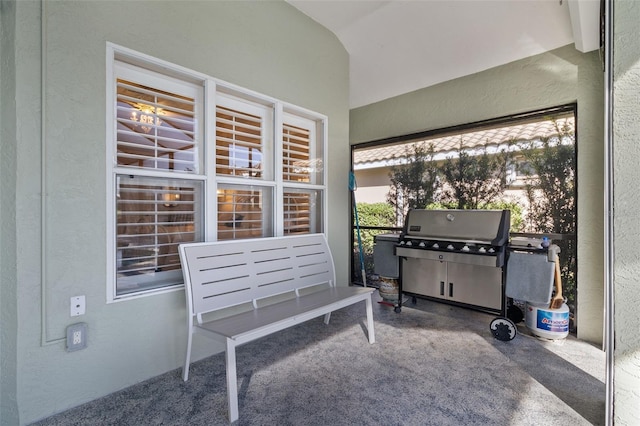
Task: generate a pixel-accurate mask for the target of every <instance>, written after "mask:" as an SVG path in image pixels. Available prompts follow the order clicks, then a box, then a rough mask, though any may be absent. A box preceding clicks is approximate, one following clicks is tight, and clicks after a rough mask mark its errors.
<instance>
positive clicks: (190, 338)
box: [182, 328, 193, 382]
mask: <svg viewBox="0 0 640 426" xmlns="http://www.w3.org/2000/svg"><path fill="white" fill-rule="evenodd" d="M192 341H193V331H192V330H191V328H189V336H188V337H187V355H186V357H185V360H184V367H182V380H184V381H185V382H186V381H187V380H188V379H189V364H191V342H192Z"/></svg>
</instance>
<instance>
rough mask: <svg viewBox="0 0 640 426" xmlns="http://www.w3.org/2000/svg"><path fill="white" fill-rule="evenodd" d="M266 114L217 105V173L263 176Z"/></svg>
mask: <svg viewBox="0 0 640 426" xmlns="http://www.w3.org/2000/svg"><path fill="white" fill-rule="evenodd" d="M262 127H263V125H262V117H260V116H258V115H254V114H250V113H248V112H243V111H240V110H237V109H232V108H227V107H224V106H218V107H217V108H216V173H217V174H219V175H231V176H240V177H251V178H261V177H262V170H263V164H262V162H263V147H262V137H263V128H262Z"/></svg>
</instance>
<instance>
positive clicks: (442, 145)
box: [353, 116, 575, 165]
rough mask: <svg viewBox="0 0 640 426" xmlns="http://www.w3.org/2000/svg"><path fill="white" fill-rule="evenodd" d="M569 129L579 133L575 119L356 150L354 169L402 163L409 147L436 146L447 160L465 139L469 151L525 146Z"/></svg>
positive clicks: (565, 118)
mask: <svg viewBox="0 0 640 426" xmlns="http://www.w3.org/2000/svg"><path fill="white" fill-rule="evenodd" d="M563 128H567V129H568V130H569V131H571V132H574V131H575V119H574V117H573V116H570V117H562V118H556V119H555V120H553V121H552V120H544V121H535V122H530V123H520V124H517V125H511V126H501V127H495V128H488V129H482V130H476V131H471V132H466V133H465V132H461V133H457V134H452V135H447V136H441V137H433V138H428V139H421V140H418V141H410V142H407V143H395V144H393V145H385V146H380V147H373V148H364V149H358V150H355V151H354V153H353V155H354V165H365V164H367V163H377V162H383V161H391V162H393V160H396V161H398V160H400V159H402V158H404V157H405V147H406V148H411V146H412V145H414V144H420V143H425V142H427V143H433V144H434V147H435V153H436V154H437V156H438V157H441V158H443V157H444V156H446V155H447V154H451V153H453V152H455V151H457V150H458V147H459V146H460V140H461V138H462V144H463V147H464V148H466V149H474V148H481V147H484V146H487V147H499V146H501V145H504V144H506V143H507V142H509V141H516V142H525V141H531V140H535V139H540V138H544V137H553V136H557V135H558V129H563Z"/></svg>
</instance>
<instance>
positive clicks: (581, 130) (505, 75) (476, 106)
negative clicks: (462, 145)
mask: <svg viewBox="0 0 640 426" xmlns="http://www.w3.org/2000/svg"><path fill="white" fill-rule="evenodd" d="M603 81H604V77H603V74H602V64H601V62H600V59H599V56H598V53H597V52H591V53H587V54H584V53H580V52H578V51H577V50H575V48H574V47H573V45H569V46H565V47H562V48H560V49H556V50H553V51H550V52H547V53H544V54H541V55H536V56H533V57H530V58H527V59H523V60H520V61H516V62H512V63H510V64H507V65H503V66H500V67H496V68H492V69H490V70H487V71H483V72H480V73H477V74H473V75H470V76H467V77H462V78H459V79H455V80H451V81H448V82H445V83H442V84H438V85H435V86H431V87H427V88H424V89H421V90H417V91H415V92H411V93H407V94H405V95H401V96H397V97H394V98H390V99H387V100H384V101H381V102H378V103H374V104H371V105H368V106H364V107H361V108H356V109H353V110H351V114H350V128H349V130H350V141H351V143H352V144H355V143H360V142H367V141H371V140H378V139H384V138H388V137H392V136H399V135H405V134H410V133H415V132H419V131H423V130H431V129H439V128H444V127H448V126H454V125H457V124H465V123H471V122H475V121H481V120H486V119H490V118H496V117H502V116H506V115H511V114H516V113H520V112H527V111H532V110H537V109H542V108H546V107H552V106H556V105H562V104H566V103H571V102H576V101H577V103H578V114H577V116H578V126H577V135H578V143H577V152H578V196H577V200H578V303H577V305H578V307H577V309H578V313H577V320H578V337H579V338H581V339H584V340H587V341H590V342H594V343H597V344H598V345H600V344H602V340H603V306H604V287H603V286H604V271H603V268H604V265H603V258H604V254H603V249H602V235H603V209H604V207H603V196H602V193H603V187H604V184H603V182H604V164H603V148H602V138H603V134H604V129H603V125H604V124H603V121H604V119H603V117H604V115H603V114H604V112H603V103H604V101H603V99H604V92H603Z"/></svg>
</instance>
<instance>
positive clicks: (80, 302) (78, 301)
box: [69, 296, 86, 317]
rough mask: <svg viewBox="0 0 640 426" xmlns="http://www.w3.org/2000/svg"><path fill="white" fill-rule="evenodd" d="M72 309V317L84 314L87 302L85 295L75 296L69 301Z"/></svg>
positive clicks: (70, 312) (70, 311)
mask: <svg viewBox="0 0 640 426" xmlns="http://www.w3.org/2000/svg"><path fill="white" fill-rule="evenodd" d="M69 306H70V308H69V309H70V310H69V314H70V315H71V316H72V317H77V316H79V315H84V313H85V311H86V304H85V298H84V296H73V297H72V298H71V300H70V302H69Z"/></svg>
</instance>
